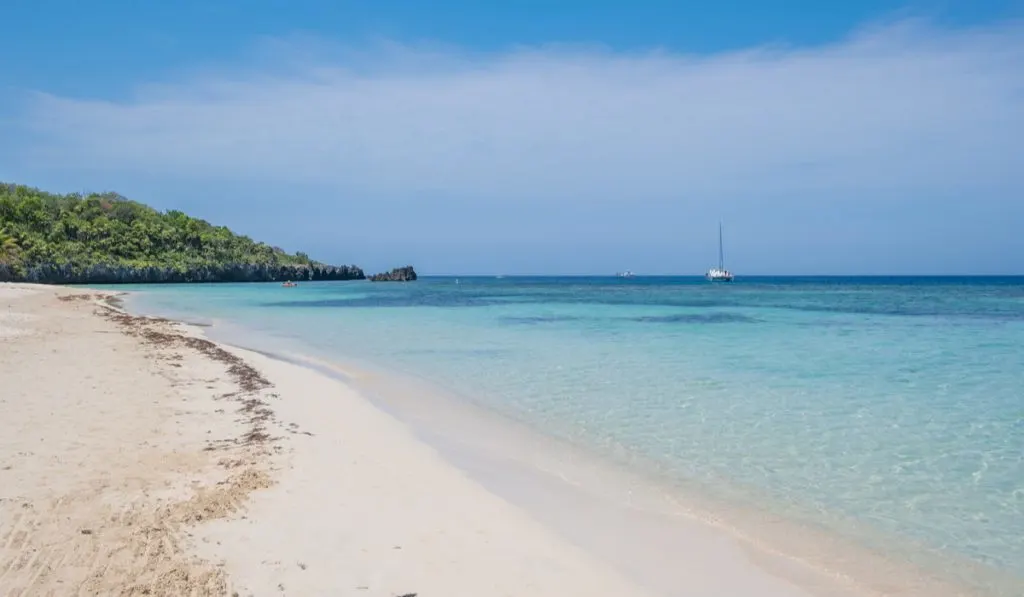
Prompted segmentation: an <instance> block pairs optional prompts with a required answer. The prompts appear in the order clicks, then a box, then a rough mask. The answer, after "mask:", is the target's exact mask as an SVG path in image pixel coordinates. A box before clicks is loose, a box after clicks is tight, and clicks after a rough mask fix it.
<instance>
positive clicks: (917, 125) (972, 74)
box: [11, 21, 1024, 271]
mask: <svg viewBox="0 0 1024 597" xmlns="http://www.w3.org/2000/svg"><path fill="white" fill-rule="evenodd" d="M19 116H20V121H21V122H22V123H24V125H25V126H26V127H27V129H29V130H31V131H32V133H33V134H32V136H31V141H27V142H26V144H25V145H24V146H23V147H22V148H21V149H20V150H19V152H18V153H19V156H20V159H23V160H34V161H36V162H37V163H40V162H45V163H49V164H64V165H69V164H73V165H74V167H75V168H77V169H79V171H81V169H85V170H93V171H101V172H103V171H105V172H114V173H117V174H118V176H122V177H123V176H131V175H133V174H137V173H145V174H146V175H149V176H166V177H173V178H174V179H175V180H177V181H179V183H180V181H182V180H195V181H200V180H207V181H210V180H217V181H221V182H231V181H247V182H248V183H256V184H267V185H281V184H292V183H302V184H307V183H308V184H315V185H317V186H318V187H319V188H327V189H335V190H336V191H337V195H336V196H339V197H346V196H347V197H352V196H358V197H361V198H375V199H376V205H378V206H379V208H372V209H371V208H368V207H366V206H362V207H360V208H359V210H360V214H361V215H363V216H365V217H371V218H372V217H378V216H380V215H381V214H386V213H387V208H386V207H385V206H386V205H388V202H389V201H393V202H397V201H401V202H402V203H403V204H405V205H406V206H410V205H412V206H413V213H416V214H419V216H422V217H423V218H430V217H433V218H434V219H433V221H432V223H433V224H435V225H437V226H444V225H445V224H444V222H445V218H447V217H448V215H453V216H454V217H456V218H458V217H459V215H458V214H462V217H463V218H465V217H472V214H477V215H478V216H480V218H479V222H478V226H476V228H475V230H474V232H472V233H470V232H461V234H472V235H473V236H472V238H470V237H465V240H464V242H462V244H460V242H461V241H458V238H463V237H458V236H452V237H440V236H436V235H435V237H434V239H435V241H436V240H437V238H447V239H448V240H446V241H445V242H446V243H447V244H446V245H445V247H444V255H446V256H447V257H443V258H442V257H438V259H439V262H438V263H443V265H440V266H439V268H440V269H456V270H457V269H458V267H459V266H458V263H459V262H458V260H455V259H453V258H452V255H453V254H456V253H460V252H464V251H465V250H467V249H468V250H473V249H471V248H470V247H482V246H484V245H486V243H487V242H488V241H493V242H501V243H505V244H504V245H502V246H503V247H505V249H503V250H506V251H507V250H509V247H511V246H513V245H515V243H516V242H519V240H521V239H522V238H526V237H528V238H529V242H530V243H533V246H538V244H543V243H548V245H551V246H553V245H554V244H557V242H556V241H555V240H554V239H556V238H557V237H558V236H559V235H564V233H565V230H566V229H567V228H566V226H570V225H574V222H580V221H581V218H580V217H579V212H578V211H577V212H573V211H572V210H573V209H576V210H578V209H579V208H580V206H586V208H587V209H588V210H590V211H588V212H586V213H591V214H593V217H588V219H587V220H586V221H587V222H589V223H588V226H589V230H590V232H589V233H588V232H587V231H580V232H579V233H578V234H577V239H576V241H577V242H579V243H590V245H593V246H600V245H602V243H603V242H604V241H602V240H601V239H603V238H608V235H609V234H610V233H613V232H614V231H615V230H616V222H617V221H618V219H619V218H621V217H622V215H621V214H622V212H621V211H616V209H621V208H623V207H624V206H632V207H630V209H632V208H636V209H639V210H640V211H641V212H643V210H644V209H646V210H647V212H646V215H645V216H644V218H646V219H645V220H643V222H644V223H643V226H644V228H645V232H644V234H640V235H639V237H643V238H639V237H638V235H637V234H634V235H633V236H634V237H637V238H634V240H636V241H637V242H640V243H641V244H642V243H643V242H648V243H649V244H648V245H647V248H646V249H644V250H645V251H647V252H646V253H644V254H642V255H641V254H639V253H638V254H637V255H638V256H637V260H638V261H642V260H644V259H647V258H648V257H650V256H651V255H655V254H664V251H663V247H664V245H665V243H668V242H672V243H675V242H677V241H676V239H677V238H678V237H679V236H680V235H679V230H678V229H677V228H674V227H675V226H677V224H675V223H673V224H672V226H669V225H668V223H667V221H668V220H669V219H671V220H673V222H678V221H681V220H685V219H686V217H687V215H688V214H687V210H691V213H690V214H689V215H693V214H696V213H698V212H699V215H700V217H701V218H704V219H702V220H701V222H700V223H699V227H700V229H703V230H708V229H710V228H711V227H712V226H713V225H714V220H713V219H710V218H715V217H717V216H718V215H719V214H721V213H722V212H721V206H722V205H723V204H724V203H729V204H732V205H739V204H742V205H743V208H742V211H743V212H744V213H745V214H746V218H747V220H748V221H747V222H746V224H747V227H748V228H753V227H754V224H755V223H757V222H758V221H759V220H760V221H764V220H765V219H771V218H775V219H776V220H777V222H776V223H781V224H786V223H787V222H788V223H790V224H792V226H790V228H789V229H787V230H783V228H785V226H782V227H781V228H780V227H779V226H775V227H774V229H775V230H776V233H775V236H774V237H770V234H769V233H767V232H765V233H761V236H760V237H759V238H756V240H752V241H751V242H752V243H756V244H757V245H758V246H759V247H760V248H756V247H755V246H754V245H753V244H751V245H748V246H747V247H744V246H743V245H742V244H741V243H737V242H734V243H733V244H732V245H731V246H732V247H734V249H733V255H737V254H739V256H740V257H741V258H742V257H743V255H742V254H743V252H744V251H749V255H748V256H747V258H748V259H751V260H752V261H754V260H757V259H760V260H761V261H760V262H761V263H762V264H764V267H766V268H771V267H774V266H773V265H772V264H775V266H777V264H778V263H780V262H781V261H785V260H789V263H797V261H794V260H796V259H797V257H795V255H796V252H797V251H803V255H804V256H803V257H802V258H799V259H802V261H799V263H800V264H801V265H799V267H803V266H806V268H818V269H819V271H820V269H821V268H828V267H831V266H830V265H829V264H830V263H833V261H829V260H828V259H826V258H824V257H820V256H819V255H808V254H807V253H806V250H807V247H808V246H809V245H810V244H811V243H816V244H815V246H816V247H820V248H821V250H822V254H823V255H824V254H828V253H829V252H830V251H831V252H832V254H833V255H835V254H840V253H844V252H849V251H850V250H852V249H853V248H855V247H859V249H858V250H861V251H862V253H863V255H869V257H865V258H864V259H866V260H868V261H862V262H859V264H858V267H862V268H868V269H871V268H872V267H873V266H872V265H871V263H870V259H878V260H882V259H887V257H886V256H885V248H884V247H882V246H881V245H878V246H875V247H874V249H875V250H874V253H871V252H870V251H865V250H863V248H864V247H865V246H867V245H870V243H871V242H872V239H873V238H876V237H877V236H878V235H879V234H884V233H885V232H886V230H885V224H884V221H882V220H884V219H885V218H884V217H879V216H891V215H892V213H891V212H885V211H884V210H885V209H890V210H891V209H892V208H891V205H892V204H893V203H901V204H902V205H903V206H904V208H906V210H912V211H914V212H916V213H925V214H927V215H928V217H929V218H931V220H930V223H929V222H925V223H924V224H922V225H921V228H920V229H919V230H918V231H917V232H918V233H919V234H917V236H916V237H915V236H913V235H912V234H911V235H910V236H909V237H907V236H906V234H905V237H906V238H909V240H907V241H906V242H909V243H915V242H916V243H919V245H918V246H919V248H920V249H921V250H920V252H919V253H918V256H919V257H920V256H922V255H925V256H926V255H936V254H939V253H936V249H935V247H946V249H949V247H948V242H947V241H944V240H942V239H944V238H945V237H946V236H947V234H948V233H949V231H950V230H954V229H955V227H956V226H960V227H970V226H974V227H975V228H976V229H977V230H975V233H976V234H977V235H982V237H983V238H986V237H984V235H986V234H987V235H988V237H987V239H988V240H989V241H991V242H993V243H995V242H997V241H996V240H992V239H995V238H997V237H998V234H997V233H995V232H993V227H992V223H993V222H996V223H998V222H1001V221H1003V220H1005V218H1001V217H1000V213H1001V210H1002V212H1005V211H1006V210H1007V209H1010V207H1007V206H1012V205H1015V204H1016V202H1018V201H1019V198H1020V196H1021V194H1022V192H1024V23H1020V22H1013V23H1004V24H1002V25H999V26H989V27H985V28H976V29H970V30H962V29H961V30H950V29H943V28H936V27H934V26H930V25H928V24H927V23H922V22H918V21H904V22H898V23H889V24H884V25H879V26H875V27H871V28H866V29H862V30H860V31H858V32H857V33H855V34H854V35H852V36H851V37H849V38H848V39H845V40H842V41H839V42H837V43H834V44H831V45H826V46H818V47H812V48H792V47H758V48H751V49H747V50H744V51H736V52H729V53H722V54H716V55H682V54H676V53H672V52H669V51H650V52H646V53H616V52H613V51H608V50H602V49H599V48H596V49H595V48H574V47H558V46H549V47H534V48H521V49H517V50H514V51H508V52H505V53H497V54H495V53H488V54H476V53H471V52H465V51H461V50H458V49H453V48H445V47H430V48H425V47H409V46H403V45H401V44H380V45H377V46H374V47H372V48H361V49H353V48H341V47H337V46H334V45H331V44H330V43H327V42H322V41H313V42H311V41H310V40H294V39H292V40H270V41H269V42H267V43H266V44H264V45H263V46H262V47H261V52H259V53H258V57H257V58H255V59H254V61H253V62H252V63H250V64H248V65H244V66H242V67H240V66H238V65H235V66H234V67H220V68H213V67H207V68H206V69H205V70H203V71H202V72H196V73H193V74H192V75H190V76H179V77H175V78H168V79H165V80H155V81H150V82H149V83H148V84H147V85H145V86H140V87H139V88H138V89H137V91H136V93H135V94H134V95H133V96H132V97H131V98H129V99H125V100H118V101H111V100H109V99H103V98H100V99H87V98H77V97H57V96H54V95H50V94H46V93H44V92H40V93H36V94H35V95H34V96H33V97H32V99H31V101H29V102H28V103H27V104H26V105H25V106H24V109H23V110H22V111H21V113H20V115H19ZM11 159H17V158H11ZM111 180H112V182H111V184H112V185H115V184H116V181H115V179H114V178H112V179H111ZM951 197H953V199H950V198H951ZM964 197H970V200H971V201H972V206H971V207H970V210H969V211H968V212H967V214H968V215H967V216H966V217H965V208H964V206H963V201H962V198H964ZM424 198H427V199H424ZM247 200H252V198H251V197H248V198H247ZM417 201H421V203H422V202H429V203H430V210H427V209H426V208H425V207H424V206H423V205H420V206H419V207H415V203H416V202H417ZM668 203H672V208H671V210H668V211H666V210H665V209H661V211H659V210H658V209H655V208H654V207H652V206H658V205H661V206H664V205H667V204H668ZM529 204H533V205H535V206H537V207H535V208H530V209H533V210H534V211H530V209H527V208H526V207H525V206H526V205H529ZM830 205H835V206H836V207H834V208H830V207H829V206H830ZM840 205H841V206H842V207H839V206H840ZM872 205H875V206H879V207H878V209H882V210H883V211H877V210H876V211H872V209H873V208H871V206H872ZM540 206H543V208H541V207H540ZM614 206H619V207H614ZM710 206H714V207H710ZM882 206H888V207H882ZM374 209H378V211H376V212H375V211H374ZM417 209H418V210H419V211H416V210H417ZM1012 209H1014V210H1016V212H1021V211H1024V210H1022V209H1021V208H1019V207H1016V208H1012ZM446 210H447V211H446ZM602 210H603V211H602ZM428 212H430V213H428ZM1016 212H1015V213H1016ZM573 213H576V215H573ZM780 213H781V214H783V215H779V214H780ZM431 214H432V215H431ZM445 214H448V215H445ZM467 214H469V215H467ZM489 214H490V215H489ZM494 214H502V215H501V217H496V216H494ZM971 214H975V215H977V214H984V217H982V216H977V217H976V218H975V220H974V221H970V222H969V221H968V220H970V217H973V216H971ZM904 215H905V214H904ZM419 216H414V217H419ZM739 219H740V218H739V217H737V218H735V219H734V220H733V221H734V222H737V220H739ZM492 220H493V221H492ZM798 220H799V221H798ZM421 221H422V220H419V221H417V222H416V223H421ZM971 222H973V223H971ZM414 224H415V223H408V224H407V225H405V226H400V229H401V230H400V232H396V234H401V235H404V236H403V238H405V239H406V240H407V241H409V239H410V238H414V235H415V232H413V230H414V229H415V227H416V226H415V225H414ZM510 225H515V226H516V229H517V230H518V232H516V233H515V234H512V233H511V232H509V226H510ZM304 226H306V228H307V229H309V228H308V227H309V226H312V224H309V223H306V224H304ZM795 226H802V227H803V228H802V229H803V230H805V231H806V230H815V229H818V228H819V227H821V226H825V227H827V228H828V230H829V231H828V232H818V233H816V234H814V233H807V232H804V235H805V236H804V237H802V238H800V239H797V238H795V237H793V236H792V234H793V233H792V229H793V227H795ZM691 230H694V229H691ZM888 232H891V230H888ZM588 234H589V236H588ZM1007 234H1010V231H1009V229H1008V228H1007V229H1006V230H1005V231H1004V235H1007ZM410 235H412V236H410ZM766 235H767V236H766ZM812 237H813V238H812ZM654 238H658V239H661V241H659V242H661V243H662V244H661V247H662V249H659V248H655V247H654V245H651V244H650V242H654V241H652V240H651V239H654ZM748 238H753V236H751V235H749V233H748ZM999 238H1001V237H999ZM1007 238H1009V237H1007ZM1004 240H1005V239H1004ZM409 242H413V243H419V244H418V245H416V246H418V247H420V248H422V253H423V254H426V253H427V252H429V249H427V248H424V247H427V246H428V244H425V243H428V241H427V240H426V239H425V238H414V240H412V241H409ZM699 242H700V243H701V245H702V246H703V245H708V246H710V243H709V242H707V240H705V239H703V238H702V239H701V240H700V241H699ZM998 242H1001V241H998ZM844 243H845V244H844ZM944 243H945V244H944ZM737 244H739V246H737ZM449 245H450V246H449ZM460 247H461V248H460ZM766 247H774V249H775V251H776V253H775V260H774V261H772V260H771V259H767V258H765V257H764V256H763V255H761V254H760V251H762V249H763V248H766ZM554 250H555V249H552V251H554ZM610 250H611V251H612V252H614V251H615V249H610ZM438 251H441V249H438ZM978 251H982V252H986V251H987V253H985V254H986V255H990V254H995V252H998V251H999V249H998V247H997V246H996V245H992V246H986V247H984V248H982V249H978ZM548 252H549V253H550V252H551V251H548ZM903 252H904V254H907V255H909V254H910V253H912V251H909V250H908V248H904V251H903ZM929 252H930V253H929ZM940 253H941V252H940ZM440 254H441V253H439V255H440ZM979 254H980V253H979ZM871 255H873V257H870V256H871ZM944 255H947V256H949V255H950V253H949V252H948V250H947V253H945V254H944ZM964 255H965V256H964V259H963V263H965V264H967V263H970V261H971V259H975V258H976V257H977V255H976V254H970V257H968V254H967V253H965V254H964ZM819 257H820V258H819ZM922 258H927V257H922ZM446 259H447V261H445V260H446ZM474 259H475V257H474ZM651 259H655V258H654V257H651ZM907 259H911V257H907ZM570 261H571V260H570ZM702 262H703V257H699V258H695V259H694V260H693V261H692V262H691V264H690V265H696V264H698V263H702ZM467 263H468V262H467ZM522 263H523V264H524V265H523V267H524V268H528V267H531V266H530V265H529V263H535V262H531V261H530V260H529V259H527V258H526V257H524V258H523V260H522ZM908 263H909V262H908ZM626 265H628V264H626ZM1019 265H1020V264H1017V265H1015V266H1013V267H1017V266H1019ZM577 266H578V264H577ZM640 266H641V264H636V265H635V267H640ZM565 267H567V268H570V269H571V268H572V267H574V266H572V264H571V263H569V262H566V265H565ZM907 267H911V266H910V265H908V266H907ZM965 267H967V266H965ZM806 268H805V269H806ZM877 269H878V268H875V270H876V271H877ZM535 271H536V270H535ZM775 271H778V270H777V269H776V270H775Z"/></svg>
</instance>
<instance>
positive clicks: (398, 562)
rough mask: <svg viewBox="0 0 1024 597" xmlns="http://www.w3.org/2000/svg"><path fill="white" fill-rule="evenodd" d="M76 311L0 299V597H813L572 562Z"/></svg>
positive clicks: (298, 398)
mask: <svg viewBox="0 0 1024 597" xmlns="http://www.w3.org/2000/svg"><path fill="white" fill-rule="evenodd" d="M81 292H82V291H72V290H69V289H54V288H42V287H27V286H24V285H22V286H17V287H15V286H12V285H0V314H3V315H2V317H0V595H65V594H83V595H107V594H156V595H184V594H194V595H221V594H232V593H238V594H239V595H277V594H283V595H300V596H305V595H367V596H381V597H385V596H386V597H392V596H396V595H406V594H413V593H414V594H417V595H418V596H419V597H431V596H444V597H451V596H461V595H466V596H474V597H476V596H487V597H495V596H502V595H509V596H544V595H551V596H556V595H557V596H559V597H565V596H572V595H580V596H583V595H587V596H595V595H609V596H624V597H625V596H629V595H695V596H705V595H707V596H710V595H723V596H726V595H730V596H731V595H757V596H761V595H765V596H772V597H789V596H799V595H807V594H811V593H808V592H805V590H804V589H801V588H799V587H797V586H796V585H795V584H792V583H791V582H789V581H786V580H783V579H781V578H777V577H775V576H773V575H771V574H769V573H768V572H766V571H765V570H763V569H762V568H760V567H758V566H757V565H755V564H754V563H753V562H752V561H750V560H749V558H748V557H747V556H745V555H744V552H743V550H741V549H738V548H736V546H735V545H734V544H733V543H731V541H730V539H729V538H727V537H725V536H724V535H722V534H715V533H709V532H707V531H700V532H697V531H695V532H694V534H693V536H690V537H688V538H687V539H686V540H684V541H673V542H671V543H665V544H652V545H643V544H628V545H626V544H619V545H618V546H617V548H616V550H612V549H609V548H608V546H611V545H615V544H616V535H615V533H616V532H617V531H616V528H617V527H616V523H615V522H614V521H609V520H602V519H600V518H595V519H593V525H594V526H595V528H603V529H606V530H607V532H608V533H610V535H608V537H607V539H606V541H605V542H604V543H605V544H606V545H605V546H604V548H603V549H597V550H592V549H586V550H585V549H583V548H582V547H580V546H578V545H576V544H573V543H571V542H570V541H569V539H567V538H566V536H567V535H566V534H565V533H562V534H559V533H556V531H555V530H552V529H553V528H555V527H556V526H557V525H551V524H549V525H547V526H545V525H542V524H541V523H540V522H538V519H537V517H535V516H534V515H532V514H531V513H530V512H528V511H527V510H524V509H521V508H519V507H517V506H513V505H511V504H510V503H509V502H507V501H505V500H503V499H500V498H499V497H497V496H496V495H495V494H494V493H491V492H490V491H488V489H485V488H484V486H482V485H481V484H480V483H478V482H477V480H475V479H474V478H471V477H469V476H467V475H466V474H465V473H463V472H462V471H461V470H460V469H458V468H456V467H455V466H454V465H452V464H451V463H449V462H448V461H446V460H444V459H443V458H442V457H441V456H440V455H439V454H438V453H437V452H436V451H435V450H434V449H433V448H432V447H430V446H428V445H427V444H425V443H423V442H422V441H421V440H420V439H417V437H415V436H414V434H413V433H412V432H411V431H410V429H409V428H407V427H406V426H405V425H404V424H402V423H400V422H399V421H397V420H396V419H394V418H392V417H391V416H389V415H387V414H385V413H383V412H382V411H380V410H378V409H377V408H375V407H374V406H373V405H372V404H371V403H370V402H368V401H367V400H365V399H364V398H363V397H362V396H360V395H359V394H358V393H356V392H355V391H354V390H353V389H352V388H350V387H348V386H346V385H345V384H343V383H341V382H339V381H336V380H334V379H332V378H329V377H327V376H324V375H322V374H320V373H317V372H315V371H312V370H309V369H305V368H302V367H299V366H297V365H292V364H289V363H285V362H282V361H277V360H273V359H270V358H268V357H266V356H263V355H260V354H256V353H252V352H248V351H243V350H240V349H235V348H230V347H224V346H219V345H214V344H212V343H208V342H207V343H196V342H195V341H194V340H185V339H184V338H195V337H196V336H198V332H197V331H196V330H195V329H190V328H185V327H184V326H180V325H175V324H170V323H153V322H142V321H139V320H138V319H136V318H122V319H121V320H120V321H116V320H112V319H110V318H109V317H108V316H102V315H97V314H96V313H97V312H105V310H104V309H103V308H102V307H99V306H97V305H96V304H94V302H92V299H93V297H86V299H85V300H69V301H62V300H58V299H57V296H58V295H71V294H76V293H77V294H81ZM126 332H129V333H130V334H134V335H130V334H126ZM190 342H191V344H190ZM232 355H234V356H235V357H241V359H244V362H242V361H235V360H232V358H234V357H232ZM225 394H227V396H225ZM264 433H266V434H269V435H270V436H271V437H272V438H274V439H273V440H272V441H264V440H263V439H262V438H263V434H264ZM246 438H248V440H250V441H245V440H246ZM594 512H595V513H598V512H603V511H602V510H600V509H595V510H594ZM541 518H543V517H541ZM623 537H624V538H625V537H626V535H623ZM666 546H671V548H672V550H666V549H665V547H666ZM676 549H678V550H679V551H674V550H676ZM616 551H617V552H618V553H621V554H622V555H623V557H622V558H621V561H617V559H618V558H616V557H614V554H615V553H616ZM627 555H628V556H629V557H626V556H627ZM641 560H643V561H647V562H654V563H656V564H654V565H653V567H652V566H647V567H644V566H636V565H623V562H627V563H628V562H633V563H635V562H637V561H641ZM652 568H657V569H658V574H659V582H646V581H647V580H648V579H645V578H644V575H645V574H650V573H651V570H652ZM626 575H628V577H627V576H626ZM665 579H670V580H672V581H673V587H672V588H671V589H667V590H666V587H665V583H664V580H665ZM676 579H677V581H676ZM815 593H816V594H829V593H828V592H825V591H815Z"/></svg>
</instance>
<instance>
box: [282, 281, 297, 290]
mask: <svg viewBox="0 0 1024 597" xmlns="http://www.w3.org/2000/svg"><path fill="white" fill-rule="evenodd" d="M281 286H284V287H285V288H292V287H293V286H298V284H296V283H295V282H292V281H291V280H287V281H285V282H283V283H282V284H281Z"/></svg>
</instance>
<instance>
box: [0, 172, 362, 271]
mask: <svg viewBox="0 0 1024 597" xmlns="http://www.w3.org/2000/svg"><path fill="white" fill-rule="evenodd" d="M363 277H364V275H363V272H362V270H360V269H359V268H358V267H354V266H343V267H334V266H328V265H324V264H322V263H318V262H315V261H312V260H311V259H310V258H309V257H308V256H307V255H305V254H303V253H296V254H289V253H286V252H285V251H283V250H282V249H279V248H277V247H271V246H269V245H267V244H265V243H261V242H256V241H254V240H252V239H251V238H249V237H247V236H241V235H238V234H234V233H233V232H231V231H230V230H228V229H227V228H225V227H224V226H214V225H212V224H210V223H209V222H206V221H204V220H200V219H197V218H192V217H189V216H187V215H185V214H184V213H182V212H180V211H167V212H159V211H157V210H155V209H153V208H151V207H149V206H147V205H143V204H141V203H137V202H135V201H130V200H128V199H126V198H124V197H122V196H120V195H118V194H116V193H103V194H92V195H85V196H83V195H80V194H68V195H57V194H52V193H47V192H44V191H40V190H38V189H34V188H30V187H27V186H22V185H14V184H0V281H2V280H25V281H35V282H53V283H118V282H217V281H275V280H284V279H324V280H348V279H362V278H363Z"/></svg>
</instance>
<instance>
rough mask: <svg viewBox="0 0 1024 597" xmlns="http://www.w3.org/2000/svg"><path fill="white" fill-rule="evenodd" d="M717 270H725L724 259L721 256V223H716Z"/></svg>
mask: <svg viewBox="0 0 1024 597" xmlns="http://www.w3.org/2000/svg"><path fill="white" fill-rule="evenodd" d="M718 269H720V270H723V271H724V270H725V257H724V256H723V254H722V222H721V221H719V222H718Z"/></svg>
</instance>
